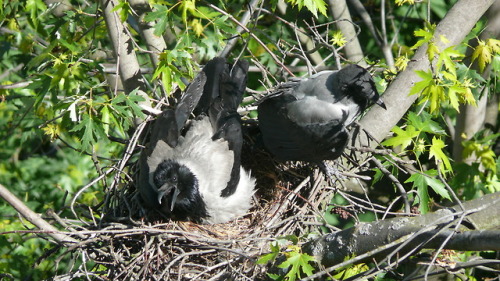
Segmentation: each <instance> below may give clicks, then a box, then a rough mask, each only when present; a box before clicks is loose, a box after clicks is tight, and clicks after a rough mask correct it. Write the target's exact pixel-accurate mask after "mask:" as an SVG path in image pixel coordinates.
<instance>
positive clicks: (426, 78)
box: [408, 70, 434, 96]
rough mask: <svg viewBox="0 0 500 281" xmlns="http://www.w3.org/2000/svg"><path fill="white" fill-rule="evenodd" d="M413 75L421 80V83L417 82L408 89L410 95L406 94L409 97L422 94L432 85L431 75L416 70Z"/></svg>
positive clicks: (432, 78)
mask: <svg viewBox="0 0 500 281" xmlns="http://www.w3.org/2000/svg"><path fill="white" fill-rule="evenodd" d="M415 73H416V74H417V75H418V76H420V78H422V81H419V82H417V83H415V85H413V87H412V88H411V89H410V93H409V94H408V95H409V96H411V95H416V94H420V93H422V91H423V90H424V89H426V88H427V87H429V86H431V85H434V77H433V75H432V73H431V72H430V71H429V72H426V71H422V70H417V71H415Z"/></svg>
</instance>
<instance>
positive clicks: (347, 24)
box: [328, 0, 366, 66]
mask: <svg viewBox="0 0 500 281" xmlns="http://www.w3.org/2000/svg"><path fill="white" fill-rule="evenodd" d="M328 7H329V8H330V12H331V14H332V15H333V18H334V19H335V21H336V25H337V28H338V29H339V30H340V31H341V32H342V34H343V35H344V36H345V38H346V40H347V44H346V45H345V46H344V51H345V55H346V57H347V59H348V60H350V61H352V62H354V63H357V64H359V65H361V66H366V62H365V60H364V55H363V50H362V49H361V44H360V43H359V40H358V36H357V32H356V29H355V28H354V24H353V22H352V18H351V14H350V12H349V9H348V8H347V3H346V1H345V0H330V1H329V5H328Z"/></svg>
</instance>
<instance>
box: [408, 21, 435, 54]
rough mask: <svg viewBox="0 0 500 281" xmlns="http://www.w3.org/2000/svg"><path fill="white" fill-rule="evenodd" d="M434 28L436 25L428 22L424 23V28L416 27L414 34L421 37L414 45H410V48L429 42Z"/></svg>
mask: <svg viewBox="0 0 500 281" xmlns="http://www.w3.org/2000/svg"><path fill="white" fill-rule="evenodd" d="M435 30H436V25H435V24H432V25H431V24H429V23H426V24H425V27H424V29H418V30H416V31H415V32H414V35H415V36H416V37H421V38H420V39H419V40H418V41H417V43H415V45H413V46H412V47H411V49H413V50H414V49H417V48H418V47H420V46H422V45H423V44H426V43H429V42H431V40H432V37H433V36H434V32H435Z"/></svg>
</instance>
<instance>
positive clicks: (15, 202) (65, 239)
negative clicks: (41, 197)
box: [0, 184, 77, 243]
mask: <svg viewBox="0 0 500 281" xmlns="http://www.w3.org/2000/svg"><path fill="white" fill-rule="evenodd" d="M0 196H1V197H2V198H3V199H4V200H5V201H7V203H9V204H10V205H11V206H12V207H13V208H14V209H16V211H18V212H19V213H20V214H21V215H22V216H23V217H25V218H26V219H27V220H28V221H29V222H31V223H32V224H34V225H35V226H36V227H38V228H39V229H41V230H43V231H46V232H47V234H48V235H50V237H52V238H54V239H55V240H56V241H57V242H59V243H76V242H77V241H76V240H75V239H73V238H71V237H70V236H68V235H66V234H64V233H63V232H61V231H60V230H58V229H57V228H55V227H54V226H53V225H51V224H50V223H48V222H47V221H46V220H44V219H42V218H41V217H40V215H39V214H37V213H35V212H33V211H32V210H31V209H30V208H28V206H26V205H25V204H24V203H23V202H22V201H21V200H19V199H18V198H17V197H16V196H15V195H14V194H12V193H11V192H10V191H9V190H8V189H7V188H5V187H4V186H3V185H1V184H0Z"/></svg>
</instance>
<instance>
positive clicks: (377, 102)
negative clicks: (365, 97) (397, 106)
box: [375, 98, 387, 110]
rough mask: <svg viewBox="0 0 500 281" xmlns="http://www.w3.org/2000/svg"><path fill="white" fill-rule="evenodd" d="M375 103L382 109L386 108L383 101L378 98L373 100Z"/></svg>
mask: <svg viewBox="0 0 500 281" xmlns="http://www.w3.org/2000/svg"><path fill="white" fill-rule="evenodd" d="M375 103H376V104H378V105H379V106H380V107H382V108H383V109H385V110H387V107H386V106H385V103H384V101H383V100H382V99H380V98H379V99H378V100H376V101H375Z"/></svg>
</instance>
